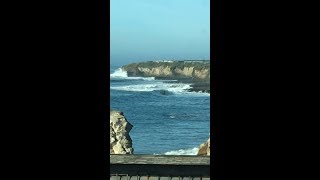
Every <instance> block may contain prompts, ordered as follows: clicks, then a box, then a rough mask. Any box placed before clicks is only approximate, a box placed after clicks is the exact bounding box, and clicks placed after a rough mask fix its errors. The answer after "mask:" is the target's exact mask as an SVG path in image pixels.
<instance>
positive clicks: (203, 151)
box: [197, 138, 210, 156]
mask: <svg viewBox="0 0 320 180" xmlns="http://www.w3.org/2000/svg"><path fill="white" fill-rule="evenodd" d="M197 155H200V156H201V155H202V156H203V155H207V156H210V138H209V139H208V141H207V142H205V143H203V144H201V145H200V148H199V151H198V154H197Z"/></svg>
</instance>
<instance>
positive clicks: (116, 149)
mask: <svg viewBox="0 0 320 180" xmlns="http://www.w3.org/2000/svg"><path fill="white" fill-rule="evenodd" d="M132 127H133V126H132V125H131V124H130V123H129V122H128V121H127V119H126V118H125V116H124V115H123V113H122V112H120V111H113V110H112V111H110V154H133V148H132V140H131V138H130V136H129V132H130V130H131V129H132Z"/></svg>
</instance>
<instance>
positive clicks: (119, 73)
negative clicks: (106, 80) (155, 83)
mask: <svg viewBox="0 0 320 180" xmlns="http://www.w3.org/2000/svg"><path fill="white" fill-rule="evenodd" d="M110 79H126V80H154V79H155V78H154V77H128V73H127V71H124V70H123V69H121V68H118V69H117V70H115V71H114V72H113V73H112V74H110Z"/></svg>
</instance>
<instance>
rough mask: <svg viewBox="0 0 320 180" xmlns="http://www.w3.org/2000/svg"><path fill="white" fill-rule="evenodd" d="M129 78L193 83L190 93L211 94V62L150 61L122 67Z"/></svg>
mask: <svg viewBox="0 0 320 180" xmlns="http://www.w3.org/2000/svg"><path fill="white" fill-rule="evenodd" d="M122 69H123V70H124V71H127V75H128V76H129V77H155V79H160V80H161V79H166V80H178V81H179V82H183V83H191V84H192V85H191V89H190V91H201V92H208V93H210V61H209V60H203V61H187V60H186V61H148V62H140V63H132V64H128V65H125V66H122Z"/></svg>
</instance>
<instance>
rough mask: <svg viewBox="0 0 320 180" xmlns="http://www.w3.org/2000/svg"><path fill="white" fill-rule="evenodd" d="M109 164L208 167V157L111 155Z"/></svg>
mask: <svg viewBox="0 0 320 180" xmlns="http://www.w3.org/2000/svg"><path fill="white" fill-rule="evenodd" d="M110 164H150V165H151V164H159V165H210V156H180V155H179V156H177V155H127V154H126V155H124V154H121V155H120V154H112V155H110Z"/></svg>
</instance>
